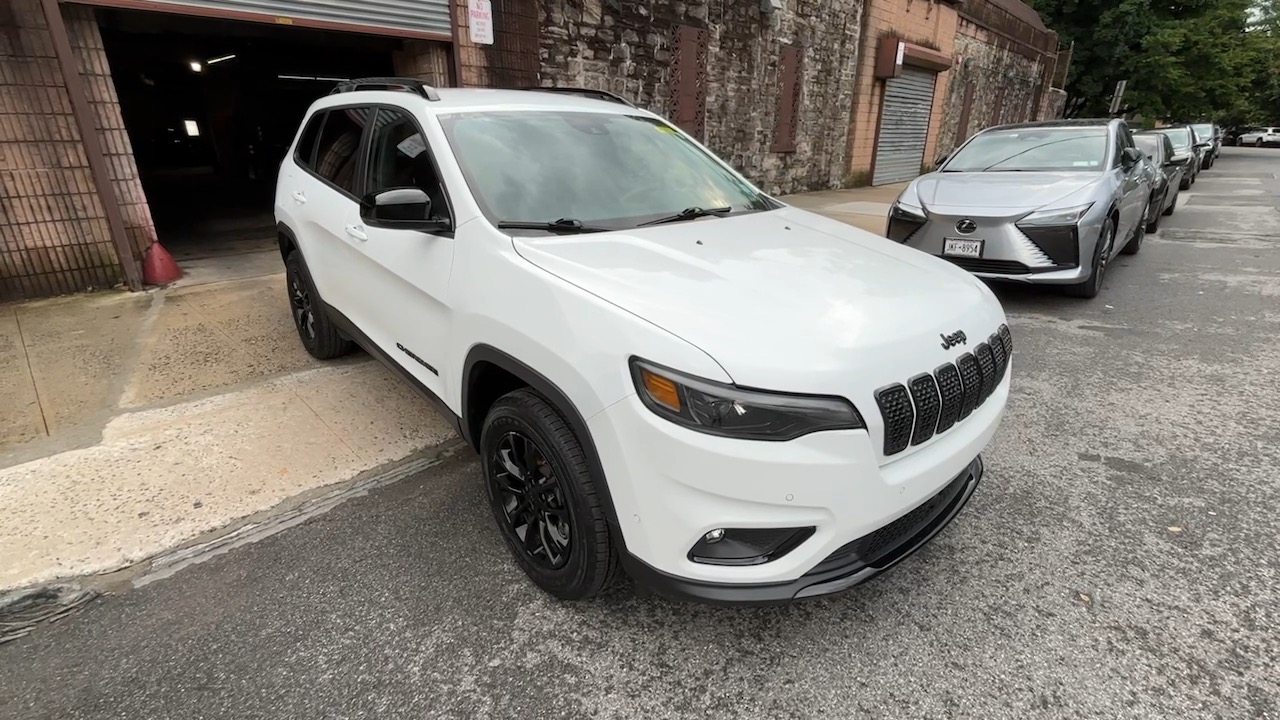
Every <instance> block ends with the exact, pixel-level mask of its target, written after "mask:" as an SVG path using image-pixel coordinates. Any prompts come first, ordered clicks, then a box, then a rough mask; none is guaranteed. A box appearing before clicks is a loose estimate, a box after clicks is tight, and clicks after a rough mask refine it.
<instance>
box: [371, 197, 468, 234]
mask: <svg viewBox="0 0 1280 720" xmlns="http://www.w3.org/2000/svg"><path fill="white" fill-rule="evenodd" d="M360 218H361V219H362V220H364V222H365V224H366V225H369V226H371V227H380V228H390V229H395V230H421V231H432V230H447V229H448V228H449V221H447V220H442V219H440V218H435V219H432V217H431V198H430V197H429V196H428V195H427V193H426V192H425V191H424V190H422V189H421V188H416V187H402V188H391V189H389V190H383V191H381V192H378V193H370V194H369V195H366V196H365V197H364V199H363V200H361V201H360Z"/></svg>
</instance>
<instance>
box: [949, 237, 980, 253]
mask: <svg viewBox="0 0 1280 720" xmlns="http://www.w3.org/2000/svg"><path fill="white" fill-rule="evenodd" d="M942 254H943V255H954V256H956V257H971V258H980V257H982V241H981V240H966V239H965V238H943V239H942Z"/></svg>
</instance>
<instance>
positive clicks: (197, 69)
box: [189, 60, 204, 72]
mask: <svg viewBox="0 0 1280 720" xmlns="http://www.w3.org/2000/svg"><path fill="white" fill-rule="evenodd" d="M189 67H190V68H191V72H200V71H201V70H204V65H201V64H200V63H199V62H197V61H195V60H192V61H191V62H190V64H189Z"/></svg>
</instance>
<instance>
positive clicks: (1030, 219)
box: [1017, 203, 1093, 225]
mask: <svg viewBox="0 0 1280 720" xmlns="http://www.w3.org/2000/svg"><path fill="white" fill-rule="evenodd" d="M1091 207H1093V203H1089V204H1088V205H1079V206H1077V207H1073V208H1066V209H1065V210H1040V211H1037V212H1033V213H1031V214H1030V215H1027V216H1026V217H1024V218H1022V219H1021V220H1019V221H1018V223H1017V224H1018V225H1075V224H1076V223H1078V222H1080V218H1082V217H1084V216H1085V213H1087V212H1089V208H1091Z"/></svg>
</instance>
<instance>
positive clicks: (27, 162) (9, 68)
mask: <svg viewBox="0 0 1280 720" xmlns="http://www.w3.org/2000/svg"><path fill="white" fill-rule="evenodd" d="M63 13H64V17H65V19H66V23H67V32H68V34H69V35H70V37H71V43H72V46H73V50H74V51H75V52H76V54H77V56H78V60H79V63H80V72H81V73H82V74H83V76H84V82H85V85H86V89H87V91H88V95H89V101H90V104H91V106H92V108H93V111H94V114H95V116H96V119H97V124H98V129H99V137H100V139H101V142H102V145H103V147H104V149H105V151H106V153H107V162H108V166H109V168H110V173H111V179H112V181H113V184H114V185H115V192H116V196H117V198H119V199H120V207H121V211H122V213H123V215H124V221H125V226H126V230H127V231H128V232H129V235H130V239H131V241H132V244H133V246H134V248H135V252H136V253H137V257H141V253H142V251H144V250H145V249H146V248H147V247H148V246H150V244H151V242H153V241H154V239H155V228H154V226H153V224H152V222H151V213H150V211H149V210H148V208H147V204H146V199H145V197H144V196H143V194H142V185H141V183H140V181H139V179H138V171H137V167H136V165H135V164H134V161H133V149H132V146H131V145H130V143H129V137H128V134H127V133H126V132H125V131H124V121H123V119H122V118H121V116H120V105H119V102H118V100H117V98H116V92H115V86H114V85H113V84H112V83H111V79H110V69H109V67H108V66H107V58H106V53H105V51H104V50H103V47H102V38H101V36H100V35H99V33H98V24H97V22H96V20H95V19H94V16H93V11H92V10H90V9H88V8H85V7H79V6H71V7H65V8H64V10H63ZM137 257H135V258H131V259H130V262H137ZM121 278H122V273H121V270H120V264H119V262H118V260H117V257H116V251H115V247H114V245H112V243H111V235H110V232H109V230H108V227H107V221H106V214H105V212H104V211H103V207H102V204H101V203H100V202H99V200H98V196H97V193H96V192H95V188H94V185H93V179H92V176H91V175H90V172H89V163H88V160H87V158H86V156H85V151H84V145H83V144H82V142H81V140H80V133H79V130H78V129H77V127H76V123H75V120H74V118H73V117H72V115H71V103H70V100H69V97H68V95H67V89H66V86H65V85H63V82H62V73H61V71H60V69H59V66H58V63H57V60H56V59H55V57H54V53H53V44H52V40H51V37H50V35H49V30H48V26H47V24H46V23H45V18H44V12H43V10H42V9H41V7H40V3H39V2H38V0H6V1H5V2H0V300H13V299H19V298H29V297H42V296H48V295H58V294H62V293H70V292H76V291H80V290H86V289H90V288H102V287H110V286H112V285H115V284H117V283H118V282H120V281H121Z"/></svg>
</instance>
